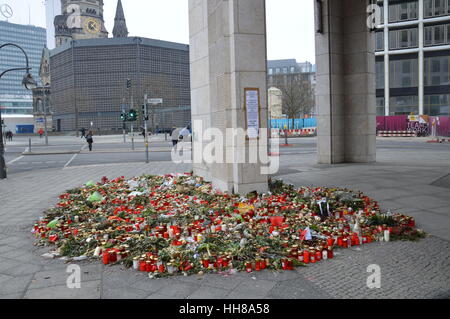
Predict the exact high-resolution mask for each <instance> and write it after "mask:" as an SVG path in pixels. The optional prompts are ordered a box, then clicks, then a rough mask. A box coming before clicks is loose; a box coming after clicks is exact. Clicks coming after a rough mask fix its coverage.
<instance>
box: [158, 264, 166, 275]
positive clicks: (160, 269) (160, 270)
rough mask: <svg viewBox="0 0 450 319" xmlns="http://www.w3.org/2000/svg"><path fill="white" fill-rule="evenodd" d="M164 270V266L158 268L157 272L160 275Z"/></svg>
mask: <svg viewBox="0 0 450 319" xmlns="http://www.w3.org/2000/svg"><path fill="white" fill-rule="evenodd" d="M165 270H166V268H165V267H164V265H161V266H159V268H158V271H159V272H160V273H161V274H162V273H163V272H164V271H165Z"/></svg>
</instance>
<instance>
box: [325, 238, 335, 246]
mask: <svg viewBox="0 0 450 319" xmlns="http://www.w3.org/2000/svg"><path fill="white" fill-rule="evenodd" d="M327 245H328V247H333V245H334V239H333V238H328V239H327Z"/></svg>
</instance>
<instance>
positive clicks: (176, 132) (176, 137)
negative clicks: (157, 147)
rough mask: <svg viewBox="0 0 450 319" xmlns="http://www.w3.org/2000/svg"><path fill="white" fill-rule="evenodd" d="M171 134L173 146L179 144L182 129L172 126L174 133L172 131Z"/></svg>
mask: <svg viewBox="0 0 450 319" xmlns="http://www.w3.org/2000/svg"><path fill="white" fill-rule="evenodd" d="M170 136H171V137H172V144H173V146H174V147H175V146H177V144H178V140H179V138H180V129H178V128H176V127H174V128H172V133H170Z"/></svg>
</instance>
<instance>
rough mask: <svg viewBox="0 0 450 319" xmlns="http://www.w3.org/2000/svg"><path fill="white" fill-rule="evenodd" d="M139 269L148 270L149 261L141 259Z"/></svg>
mask: <svg viewBox="0 0 450 319" xmlns="http://www.w3.org/2000/svg"><path fill="white" fill-rule="evenodd" d="M139 270H140V271H146V270H147V263H146V262H145V260H143V259H141V260H140V261H139Z"/></svg>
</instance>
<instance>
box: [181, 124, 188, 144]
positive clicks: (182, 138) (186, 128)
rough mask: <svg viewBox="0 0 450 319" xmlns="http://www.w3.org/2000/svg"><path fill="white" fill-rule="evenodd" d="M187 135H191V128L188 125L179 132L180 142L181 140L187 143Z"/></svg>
mask: <svg viewBox="0 0 450 319" xmlns="http://www.w3.org/2000/svg"><path fill="white" fill-rule="evenodd" d="M189 135H191V126H190V125H188V126H187V127H185V128H184V129H182V130H181V131H180V137H179V139H180V140H183V142H188V137H189Z"/></svg>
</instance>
